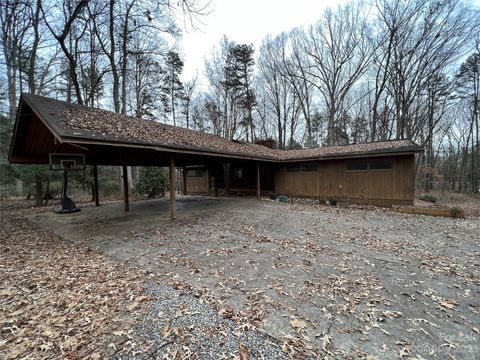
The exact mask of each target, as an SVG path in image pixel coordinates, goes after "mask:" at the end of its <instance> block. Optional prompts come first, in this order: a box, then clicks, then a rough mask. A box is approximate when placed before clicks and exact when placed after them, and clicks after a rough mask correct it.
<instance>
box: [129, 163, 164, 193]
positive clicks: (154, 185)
mask: <svg viewBox="0 0 480 360" xmlns="http://www.w3.org/2000/svg"><path fill="white" fill-rule="evenodd" d="M168 183H169V180H168V172H167V170H166V169H165V168H159V167H153V166H151V167H142V168H140V175H139V177H138V182H137V184H136V185H135V191H136V192H137V193H138V194H140V195H147V197H148V198H149V199H150V198H153V197H155V196H158V195H160V196H162V197H163V196H164V195H165V191H167V189H168V185H169V184H168Z"/></svg>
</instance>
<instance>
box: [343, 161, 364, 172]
mask: <svg viewBox="0 0 480 360" xmlns="http://www.w3.org/2000/svg"><path fill="white" fill-rule="evenodd" d="M347 170H368V161H367V160H351V161H347Z"/></svg>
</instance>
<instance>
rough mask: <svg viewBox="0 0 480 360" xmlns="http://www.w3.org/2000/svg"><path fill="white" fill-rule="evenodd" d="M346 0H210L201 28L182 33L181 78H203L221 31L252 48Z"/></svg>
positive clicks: (309, 22)
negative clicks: (269, 36) (205, 61)
mask: <svg viewBox="0 0 480 360" xmlns="http://www.w3.org/2000/svg"><path fill="white" fill-rule="evenodd" d="M344 2H345V0H328V1H321V0H294V1H291V0H277V1H275V0H212V2H211V4H210V7H211V9H213V10H212V11H211V13H210V14H209V15H207V16H205V17H204V18H203V19H202V21H203V22H204V23H205V24H204V25H199V27H200V30H195V31H191V32H189V33H188V32H185V33H184V36H183V40H182V41H181V42H180V44H179V45H180V51H181V52H182V53H183V55H184V62H185V65H184V69H183V74H182V80H184V81H187V80H189V79H191V78H192V77H193V76H195V74H196V72H197V71H198V75H199V77H200V78H201V77H203V69H204V58H205V56H207V57H208V56H210V54H211V53H212V49H213V47H214V46H216V45H218V44H219V42H220V39H221V38H222V36H223V34H225V35H226V36H227V37H228V38H229V39H230V40H233V41H235V42H236V43H238V44H250V43H252V44H253V45H254V47H255V51H256V53H257V51H258V50H259V48H260V44H261V41H262V39H263V38H264V37H265V36H266V35H267V34H272V35H274V36H275V35H277V34H279V33H281V32H282V31H288V30H290V29H292V28H294V27H298V26H301V25H309V24H311V23H314V22H315V21H316V20H317V19H319V18H320V16H321V14H322V13H323V11H324V9H325V8H327V7H332V8H335V7H337V6H338V4H340V3H344Z"/></svg>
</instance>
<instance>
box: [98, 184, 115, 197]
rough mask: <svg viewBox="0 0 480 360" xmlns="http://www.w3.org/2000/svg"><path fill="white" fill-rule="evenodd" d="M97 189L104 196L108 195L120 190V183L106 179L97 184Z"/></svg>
mask: <svg viewBox="0 0 480 360" xmlns="http://www.w3.org/2000/svg"><path fill="white" fill-rule="evenodd" d="M98 189H99V190H100V191H101V192H102V194H103V195H104V196H110V195H114V194H118V193H119V192H120V185H119V182H118V181H115V180H106V181H102V183H100V184H98Z"/></svg>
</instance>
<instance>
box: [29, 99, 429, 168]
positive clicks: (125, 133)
mask: <svg viewBox="0 0 480 360" xmlns="http://www.w3.org/2000/svg"><path fill="white" fill-rule="evenodd" d="M22 98H23V100H25V102H26V103H27V104H28V105H29V106H30V107H31V108H32V110H33V111H34V112H35V113H36V114H37V116H39V117H40V118H41V119H42V120H43V121H44V122H45V123H47V124H48V127H49V128H51V129H52V130H53V132H54V133H55V135H56V136H57V137H60V138H62V140H64V141H67V142H73V143H74V142H75V140H77V141H79V142H81V141H86V140H91V141H95V142H105V143H119V144H129V145H139V146H158V147H166V148H170V149H179V150H185V149H188V150H194V151H198V152H209V153H221V154H226V155H229V154H231V155H235V156H244V157H249V158H257V159H263V160H274V161H275V160H276V161H279V160H301V159H313V158H326V157H346V156H355V155H362V154H377V153H379V154H381V153H399V152H405V153H412V152H418V151H421V150H422V148H421V147H420V146H418V145H417V144H415V143H414V142H412V141H410V140H397V141H383V142H373V143H366V144H355V145H345V146H328V147H320V148H315V149H302V150H276V149H270V148H268V147H265V146H263V145H256V144H248V143H243V142H236V141H229V140H227V139H224V138H222V137H219V136H215V135H212V134H207V133H202V132H198V131H194V130H188V129H185V128H180V127H175V126H171V125H166V124H163V123H160V122H158V121H153V120H145V119H140V118H135V117H131V116H125V115H120V114H117V113H114V112H111V111H106V110H100V109H93V108H89V107H85V106H80V105H76V104H71V103H67V102H65V101H60V100H55V99H51V98H46V97H42V96H39V95H32V94H22Z"/></svg>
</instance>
